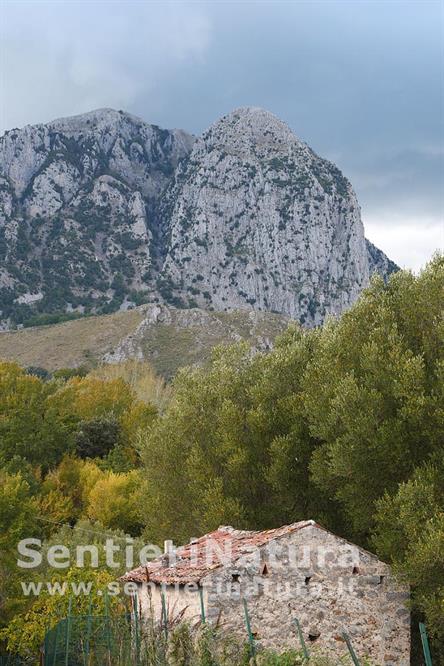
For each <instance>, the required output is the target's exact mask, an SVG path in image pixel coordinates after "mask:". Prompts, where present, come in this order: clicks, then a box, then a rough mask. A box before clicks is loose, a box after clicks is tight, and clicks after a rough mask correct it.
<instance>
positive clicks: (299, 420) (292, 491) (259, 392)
mask: <svg viewBox="0 0 444 666" xmlns="http://www.w3.org/2000/svg"><path fill="white" fill-rule="evenodd" d="M314 344H315V335H314V334H312V333H310V332H303V331H301V330H299V329H297V328H296V329H294V328H292V329H290V330H289V331H288V333H287V334H286V336H284V337H283V338H282V339H281V341H280V342H279V343H278V345H277V348H276V350H275V351H274V352H273V353H271V354H269V355H263V354H256V355H253V354H252V353H251V350H250V349H249V348H248V346H247V345H245V344H240V345H236V346H233V347H231V348H220V349H217V350H216V351H215V352H214V354H213V358H212V361H211V364H210V366H209V368H207V369H189V370H184V371H183V372H182V373H180V374H179V376H178V377H177V379H176V381H175V384H174V389H175V399H174V400H173V401H172V403H171V404H170V406H169V407H168V409H167V410H166V412H165V413H164V415H163V416H162V417H161V418H159V419H158V420H157V421H156V422H154V423H153V425H152V427H151V428H149V429H148V430H147V431H146V432H145V434H144V436H143V437H142V444H141V457H142V460H143V463H144V467H145V479H146V504H147V506H150V507H151V511H149V512H147V518H146V520H147V535H148V537H149V538H150V539H156V540H159V541H161V540H162V539H164V538H167V537H168V538H175V539H186V538H188V537H189V535H190V534H198V533H202V532H203V531H208V530H211V529H215V528H216V527H217V526H218V525H219V524H221V523H222V522H224V523H226V522H231V523H233V524H235V525H236V526H238V527H242V526H245V527H251V528H260V527H263V528H266V527H271V526H273V525H276V524H277V523H281V524H282V523H283V522H291V521H296V520H299V519H302V518H306V517H307V513H309V514H311V513H313V512H314V511H315V507H317V509H318V510H320V504H321V503H320V497H321V493H319V491H316V493H315V492H314V490H315V489H314V487H313V485H312V484H311V481H310V478H309V473H308V463H309V460H310V456H311V453H312V450H313V447H314V446H315V442H314V440H312V439H311V438H310V435H309V432H308V425H307V420H306V418H305V415H304V411H303V403H302V400H301V379H302V376H303V372H304V369H305V367H306V364H307V362H308V360H309V359H310V358H311V354H312V347H313V345H314Z"/></svg>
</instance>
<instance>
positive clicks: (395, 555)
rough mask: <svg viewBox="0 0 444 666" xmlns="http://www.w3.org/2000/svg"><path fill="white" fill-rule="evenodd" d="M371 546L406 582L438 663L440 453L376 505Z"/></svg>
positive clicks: (443, 630) (443, 554)
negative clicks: (432, 642) (390, 563)
mask: <svg viewBox="0 0 444 666" xmlns="http://www.w3.org/2000/svg"><path fill="white" fill-rule="evenodd" d="M373 544H374V545H375V547H376V549H377V552H378V553H379V554H380V556H381V557H383V558H385V559H387V560H388V561H390V562H392V563H393V565H394V567H395V570H396V571H397V572H398V573H399V574H400V575H402V576H406V577H407V578H408V580H409V582H410V584H411V585H412V592H413V600H414V604H415V605H414V607H415V609H416V610H417V611H419V612H420V613H421V614H422V615H423V617H425V619H426V622H427V626H428V629H429V631H430V633H431V635H432V637H433V639H434V650H435V651H436V652H435V655H436V657H437V656H438V652H439V654H440V656H441V658H444V612H443V611H444V451H442V450H441V451H440V452H439V453H438V454H437V455H436V457H435V458H434V460H433V461H431V462H429V463H427V464H426V465H424V466H422V467H419V468H418V469H417V470H416V471H415V472H414V474H413V476H412V478H411V479H410V480H409V481H406V482H405V483H403V484H401V485H400V486H399V489H398V491H397V492H396V493H395V494H394V495H389V494H388V493H386V494H385V495H384V497H383V498H382V499H381V500H379V501H378V503H377V514H376V527H375V531H374V535H373Z"/></svg>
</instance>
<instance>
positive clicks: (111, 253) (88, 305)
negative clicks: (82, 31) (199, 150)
mask: <svg viewBox="0 0 444 666" xmlns="http://www.w3.org/2000/svg"><path fill="white" fill-rule="evenodd" d="M192 143H193V137H192V136H190V135H189V134H186V133H185V132H181V131H178V130H172V131H168V130H162V129H160V128H159V127H156V126H155V125H148V124H147V123H144V122H143V121H141V120H139V119H138V118H135V117H134V116H131V115H129V114H127V113H123V112H120V111H119V112H117V111H113V110H111V109H101V110H99V111H93V112H91V113H86V114H84V115H81V116H75V117H73V118H65V119H61V120H56V121H54V122H52V123H49V124H47V125H36V126H33V127H25V128H24V129H22V130H12V131H10V132H7V133H6V134H5V135H4V136H3V137H2V138H0V259H1V267H0V289H1V292H0V299H1V301H0V307H1V308H2V310H3V318H5V317H8V316H10V317H12V318H13V319H15V320H16V321H20V319H23V318H26V317H27V316H29V315H30V314H31V312H32V308H30V307H29V306H30V305H31V304H33V305H34V308H35V307H36V306H37V308H38V310H39V311H40V312H54V311H62V312H63V311H64V310H66V309H67V310H70V309H76V310H78V311H80V312H83V311H90V310H98V311H107V310H109V311H112V310H116V309H118V308H119V307H120V306H121V305H122V303H123V302H125V299H127V298H128V297H130V295H131V294H132V293H133V292H134V293H135V294H140V292H143V291H144V290H145V289H146V288H147V285H149V283H150V280H152V279H155V276H156V275H157V272H158V265H157V261H158V259H157V255H158V243H157V240H156V239H157V236H158V226H157V220H158V214H157V207H158V203H159V200H160V197H161V193H162V192H163V190H164V189H165V187H166V186H167V184H168V182H169V179H170V178H171V176H172V174H173V173H174V170H175V168H176V166H177V164H178V162H179V161H180V159H181V158H183V157H185V156H186V155H187V154H188V153H189V151H190V148H191V145H192Z"/></svg>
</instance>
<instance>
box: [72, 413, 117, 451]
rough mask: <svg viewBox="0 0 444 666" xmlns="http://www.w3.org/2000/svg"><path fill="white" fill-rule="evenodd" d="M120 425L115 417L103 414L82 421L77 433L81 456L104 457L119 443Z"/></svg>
mask: <svg viewBox="0 0 444 666" xmlns="http://www.w3.org/2000/svg"><path fill="white" fill-rule="evenodd" d="M119 435H120V426H119V423H118V421H117V420H116V419H115V418H114V417H110V416H102V417H97V418H93V419H90V420H87V421H81V422H80V424H79V427H78V430H77V433H76V435H75V450H76V454H77V455H78V456H80V458H103V457H104V456H106V455H107V454H108V453H109V452H110V451H111V449H112V448H113V447H114V446H115V445H116V444H117V441H118V439H119Z"/></svg>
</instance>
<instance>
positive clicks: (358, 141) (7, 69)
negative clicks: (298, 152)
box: [0, 0, 444, 269]
mask: <svg viewBox="0 0 444 666" xmlns="http://www.w3.org/2000/svg"><path fill="white" fill-rule="evenodd" d="M443 8H444V4H443V2H442V1H441V0H433V1H430V0H421V1H420V2H416V1H410V2H406V1H404V0H381V1H378V0H368V1H367V0H350V1H346V0H342V1H336V0H323V1H316V0H310V1H309V2H301V1H298V0H294V1H290V0H287V1H282V2H281V1H279V0H274V1H272V2H267V1H264V2H255V1H248V2H247V1H244V2H240V1H237V2H229V1H225V2H218V1H217V0H212V1H211V2H205V1H202V2H186V1H183V2H167V1H165V0H163V1H162V2H147V1H143V0H142V1H134V0H126V2H110V1H109V0H102V1H96V0H87V1H82V0H77V1H76V2H69V1H65V0H53V1H52V2H46V1H45V2H43V1H41V0H32V1H31V2H28V1H24V0H14V1H11V0H6V1H5V0H0V66H1V79H0V132H3V131H4V130H6V129H11V128H12V127H21V126H23V125H25V124H27V123H38V122H46V121H49V120H51V119H53V118H56V117H60V116H65V115H72V114H75V113H81V112H83V111H88V110H91V109H94V108H98V107H105V106H106V107H113V108H117V109H124V110H127V111H130V112H132V113H135V114H136V115H139V116H140V117H142V118H143V119H145V120H147V121H149V122H153V123H156V124H158V125H161V126H163V127H180V128H183V129H186V130H189V131H192V132H194V133H199V132H201V131H202V130H203V129H205V128H206V127H207V126H208V125H210V124H211V123H212V122H213V121H214V120H216V119H217V118H218V117H219V116H221V115H223V114H224V113H226V112H228V111H230V110H231V109H233V108H235V107H237V106H243V105H254V106H261V107H264V108H266V109H268V110H270V111H272V112H274V113H275V114H276V115H278V116H279V117H281V118H282V119H284V120H285V121H287V122H288V123H289V125H290V126H291V127H292V128H293V129H294V131H295V132H296V134H297V135H298V136H300V137H301V138H303V139H304V140H305V141H307V142H308V143H309V144H310V145H311V146H312V147H313V148H314V149H315V150H316V151H317V152H318V153H319V154H320V155H322V156H324V157H328V158H329V159H331V160H333V161H334V162H336V164H338V166H339V167H340V168H341V169H342V170H343V171H344V173H345V174H346V175H347V176H348V177H349V178H350V180H351V182H352V184H353V185H354V187H355V189H356V191H357V193H358V197H359V200H360V203H361V207H362V215H363V220H364V224H365V227H366V230H367V236H368V237H369V238H370V240H372V241H373V242H374V243H376V244H377V245H378V246H379V247H380V248H381V249H383V250H384V251H385V252H386V253H387V254H388V255H389V256H390V257H391V258H392V259H394V260H395V261H396V262H397V263H398V264H400V265H401V266H403V267H409V268H413V269H418V268H419V267H420V266H421V265H423V264H424V262H425V261H427V259H428V258H429V257H430V256H431V254H432V253H433V251H434V250H435V249H437V248H439V247H440V248H442V247H443V246H444V185H443V183H444V140H443V139H444V86H443V68H444V33H443V13H444V12H443Z"/></svg>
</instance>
